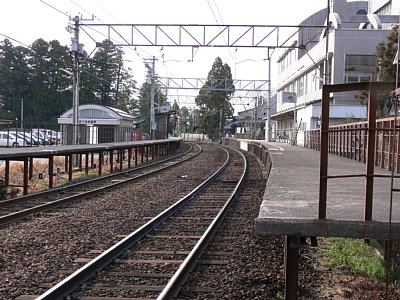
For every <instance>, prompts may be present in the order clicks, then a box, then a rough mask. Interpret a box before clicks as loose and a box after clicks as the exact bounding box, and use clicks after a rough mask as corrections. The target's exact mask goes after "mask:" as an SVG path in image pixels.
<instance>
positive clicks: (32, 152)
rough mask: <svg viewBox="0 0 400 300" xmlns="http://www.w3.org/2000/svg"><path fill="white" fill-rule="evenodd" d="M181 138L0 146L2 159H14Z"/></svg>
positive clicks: (110, 148)
mask: <svg viewBox="0 0 400 300" xmlns="http://www.w3.org/2000/svg"><path fill="white" fill-rule="evenodd" d="M179 141H182V139H181V138H169V139H162V140H142V141H130V142H119V143H101V144H84V145H65V146H56V145H46V146H39V147H17V148H0V160H3V159H12V158H19V157H30V156H32V157H48V156H51V155H65V154H79V153H87V152H101V151H109V150H112V149H127V148H129V147H132V148H134V147H141V146H150V145H155V144H162V143H169V142H179Z"/></svg>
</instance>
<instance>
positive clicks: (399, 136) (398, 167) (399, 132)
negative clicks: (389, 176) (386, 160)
mask: <svg viewBox="0 0 400 300" xmlns="http://www.w3.org/2000/svg"><path fill="white" fill-rule="evenodd" d="M394 126H397V125H396V124H394ZM399 160H400V130H397V151H396V159H395V161H396V170H397V173H399V172H400V163H399Z"/></svg>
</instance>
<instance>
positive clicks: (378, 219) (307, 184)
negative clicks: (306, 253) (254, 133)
mask: <svg viewBox="0 0 400 300" xmlns="http://www.w3.org/2000/svg"><path fill="white" fill-rule="evenodd" d="M262 143H263V144H264V145H265V146H266V147H267V148H268V151H269V155H270V159H271V161H272V166H271V170H270V173H269V179H268V182H267V186H266V191H265V195H264V198H263V202H262V205H261V207H260V212H259V215H258V217H257V218H256V221H255V225H256V232H257V233H258V234H259V235H276V236H300V237H301V236H316V237H326V236H330V237H332V236H333V237H351V238H367V239H386V238H388V237H389V236H390V237H391V238H393V239H399V238H400V193H399V192H393V194H392V195H393V196H392V197H393V198H392V199H393V202H392V203H393V205H392V215H391V222H390V224H391V225H390V229H389V218H390V217H389V212H390V197H391V178H390V175H391V172H389V171H387V170H386V169H381V168H380V167H375V169H374V179H373V180H374V184H373V205H372V219H371V220H365V217H364V216H365V212H364V210H365V200H364V199H365V193H366V187H365V186H366V176H361V177H360V176H355V177H351V175H352V174H365V170H366V165H365V164H364V163H362V162H358V161H355V160H351V159H347V158H343V157H340V156H336V155H331V154H330V155H329V156H328V176H329V177H331V178H330V179H329V180H328V184H327V198H326V199H327V201H326V217H325V218H322V219H320V218H319V214H318V212H319V188H320V168H319V166H320V152H319V151H315V150H311V149H309V148H304V147H300V146H292V145H290V144H283V143H267V142H262ZM337 175H350V176H348V177H346V178H335V176H337ZM380 175H382V176H386V177H380ZM395 175H398V174H395ZM394 188H397V189H399V188H400V179H399V178H395V179H394ZM389 232H390V233H389Z"/></svg>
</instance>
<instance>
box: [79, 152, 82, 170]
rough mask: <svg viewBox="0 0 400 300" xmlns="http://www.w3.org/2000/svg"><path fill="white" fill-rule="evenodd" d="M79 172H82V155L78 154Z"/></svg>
mask: <svg viewBox="0 0 400 300" xmlns="http://www.w3.org/2000/svg"><path fill="white" fill-rule="evenodd" d="M79 170H82V153H80V154H79Z"/></svg>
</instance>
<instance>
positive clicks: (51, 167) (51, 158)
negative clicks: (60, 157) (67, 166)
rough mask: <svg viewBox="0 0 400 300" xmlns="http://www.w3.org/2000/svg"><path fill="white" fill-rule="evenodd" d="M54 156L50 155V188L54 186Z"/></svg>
mask: <svg viewBox="0 0 400 300" xmlns="http://www.w3.org/2000/svg"><path fill="white" fill-rule="evenodd" d="M53 179H54V156H53V155H51V156H50V157H49V189H52V188H53V186H54V180H53Z"/></svg>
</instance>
